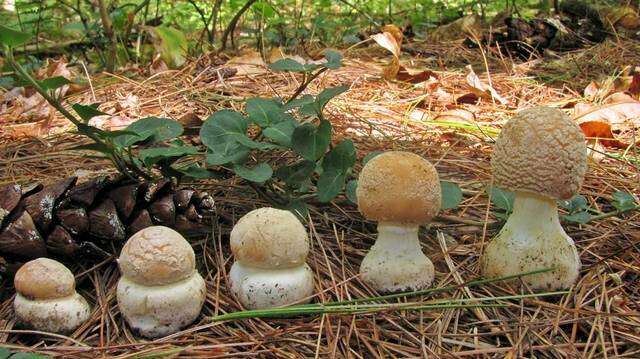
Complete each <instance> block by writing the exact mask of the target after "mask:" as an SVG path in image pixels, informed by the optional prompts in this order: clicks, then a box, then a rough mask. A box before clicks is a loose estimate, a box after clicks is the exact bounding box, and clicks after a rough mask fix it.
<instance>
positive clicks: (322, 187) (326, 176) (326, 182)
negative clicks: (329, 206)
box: [318, 170, 346, 203]
mask: <svg viewBox="0 0 640 359" xmlns="http://www.w3.org/2000/svg"><path fill="white" fill-rule="evenodd" d="M345 179H346V174H345V173H344V172H339V171H336V170H331V171H324V172H322V174H321V175H320V178H319V179H318V200H319V201H320V202H323V203H326V202H329V201H331V200H332V199H334V198H335V197H336V196H337V195H338V194H339V193H340V191H341V190H342V188H344V181H345Z"/></svg>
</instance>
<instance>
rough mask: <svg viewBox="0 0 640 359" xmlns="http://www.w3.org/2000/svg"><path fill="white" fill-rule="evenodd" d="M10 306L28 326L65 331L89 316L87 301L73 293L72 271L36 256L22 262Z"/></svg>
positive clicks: (47, 330)
mask: <svg viewBox="0 0 640 359" xmlns="http://www.w3.org/2000/svg"><path fill="white" fill-rule="evenodd" d="M14 285H15V287H16V298H15V301H14V302H13V308H14V310H15V313H16V317H17V319H18V322H19V323H20V324H22V325H24V326H27V327H29V328H33V329H35V330H41V331H45V332H53V333H68V332H71V331H73V330H75V329H76V328H77V327H78V326H80V324H82V323H84V322H85V321H87V320H88V319H89V315H90V314H91V311H90V308H89V304H88V303H87V301H86V300H85V299H84V298H83V297H82V296H81V295H80V294H78V292H76V281H75V278H74V277H73V274H72V273H71V271H70V270H69V269H67V267H65V266H64V265H63V264H62V263H60V262H57V261H54V260H52V259H48V258H38V259H34V260H32V261H30V262H27V263H25V264H24V265H23V266H22V267H20V269H18V272H17V273H16V276H15V278H14Z"/></svg>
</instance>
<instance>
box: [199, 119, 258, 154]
mask: <svg viewBox="0 0 640 359" xmlns="http://www.w3.org/2000/svg"><path fill="white" fill-rule="evenodd" d="M247 126H248V124H247V120H246V119H245V118H244V116H242V115H241V114H240V113H238V112H236V111H231V110H220V111H218V112H216V113H214V114H213V115H211V116H209V118H208V119H207V120H206V121H205V122H204V124H202V128H200V140H201V141H202V143H203V144H204V145H205V146H207V147H209V148H211V149H212V150H213V148H214V146H217V145H220V144H224V143H227V142H239V140H240V138H246V137H247V135H246V133H247ZM214 152H215V151H214Z"/></svg>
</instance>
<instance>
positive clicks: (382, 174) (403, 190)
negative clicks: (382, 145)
mask: <svg viewBox="0 0 640 359" xmlns="http://www.w3.org/2000/svg"><path fill="white" fill-rule="evenodd" d="M356 196H357V199H358V209H359V210H360V213H362V215H363V216H364V217H365V218H367V219H369V220H373V221H377V222H378V238H377V239H376V243H375V244H374V245H373V247H371V250H370V251H369V253H367V255H366V256H365V257H364V259H363V261H362V264H361V265H360V274H361V276H362V279H363V280H364V281H365V282H366V283H368V284H369V285H371V286H372V287H373V288H375V289H376V290H378V291H381V292H396V291H402V290H417V289H420V288H425V287H428V286H429V285H430V284H431V282H432V281H433V276H434V270H433V263H431V261H430V260H429V258H427V257H426V256H425V255H424V253H422V249H421V248H420V241H419V239H418V228H419V226H420V225H421V224H425V223H428V222H429V221H430V220H431V218H433V216H435V215H436V213H437V212H438V210H439V209H440V201H441V196H442V195H441V192H440V181H439V179H438V172H437V171H436V169H435V167H433V165H432V164H431V163H429V161H427V160H425V159H423V158H422V157H420V156H418V155H416V154H413V153H409V152H402V151H391V152H385V153H383V154H380V155H378V156H376V157H374V158H373V159H371V160H370V161H369V162H367V164H366V165H365V166H364V168H363V169H362V171H361V172H360V176H359V178H358V188H357V191H356Z"/></svg>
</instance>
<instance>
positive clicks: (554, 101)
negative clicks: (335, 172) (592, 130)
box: [0, 40, 640, 358]
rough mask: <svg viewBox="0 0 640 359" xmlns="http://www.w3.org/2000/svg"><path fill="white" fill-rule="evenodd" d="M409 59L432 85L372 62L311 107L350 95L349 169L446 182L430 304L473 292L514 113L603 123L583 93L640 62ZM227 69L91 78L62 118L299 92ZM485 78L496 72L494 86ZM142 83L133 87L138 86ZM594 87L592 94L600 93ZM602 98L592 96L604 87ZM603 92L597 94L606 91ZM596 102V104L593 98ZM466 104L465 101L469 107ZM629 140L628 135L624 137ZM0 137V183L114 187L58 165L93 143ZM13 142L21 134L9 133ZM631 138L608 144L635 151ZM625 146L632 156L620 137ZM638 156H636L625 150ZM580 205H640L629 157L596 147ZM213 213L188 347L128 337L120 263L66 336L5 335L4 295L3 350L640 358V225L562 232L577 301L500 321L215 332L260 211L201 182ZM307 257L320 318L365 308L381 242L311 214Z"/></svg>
mask: <svg viewBox="0 0 640 359" xmlns="http://www.w3.org/2000/svg"><path fill="white" fill-rule="evenodd" d="M413 48H417V49H420V51H419V54H417V55H415V56H413V57H410V58H403V59H402V61H403V62H406V63H408V64H410V66H411V67H414V68H418V67H421V68H428V69H430V70H432V71H434V72H435V74H436V75H437V76H436V77H437V79H436V78H435V77H433V80H429V81H427V82H423V83H419V84H411V83H404V82H399V81H387V80H384V79H383V78H382V76H381V73H382V68H383V67H384V66H385V64H386V63H387V62H388V61H389V58H390V56H389V54H388V53H386V52H385V50H383V49H381V48H379V47H376V46H375V45H372V46H370V47H363V48H355V49H353V50H351V51H349V52H347V53H346V54H345V60H344V63H345V66H344V67H342V68H340V69H338V70H335V71H328V72H326V73H325V74H323V75H322V76H321V77H320V78H319V79H318V80H316V81H315V82H314V83H313V84H312V85H311V86H310V88H309V89H308V91H309V92H312V93H315V92H316V91H317V90H318V89H322V88H325V87H329V86H338V85H347V86H349V87H350V90H349V91H348V92H346V93H345V94H343V95H341V96H339V97H338V98H336V99H335V100H333V101H332V102H331V103H330V105H329V106H328V118H330V120H331V122H332V124H333V125H334V128H335V131H336V140H339V139H341V138H344V137H348V138H351V139H353V141H354V142H355V144H356V146H357V149H358V157H359V158H362V157H363V156H365V155H366V154H367V153H369V152H371V151H376V150H390V149H396V150H406V151H412V152H415V153H417V154H420V155H422V156H424V157H425V158H427V159H429V160H430V161H431V162H432V163H434V165H435V166H436V168H437V169H438V172H439V174H440V177H441V179H443V180H447V181H452V182H455V183H458V184H459V185H460V187H461V188H462V190H463V193H464V199H463V202H462V203H461V205H460V206H459V207H458V208H455V209H452V210H447V211H444V212H442V213H441V214H440V216H439V217H437V218H436V219H435V220H434V222H433V223H432V224H431V226H429V227H428V228H427V229H424V230H423V231H422V232H421V240H422V247H423V251H424V253H425V254H427V256H428V257H430V259H431V260H432V261H433V262H434V264H435V268H436V279H435V282H434V284H433V285H434V287H444V286H449V285H459V284H462V283H465V282H468V281H471V280H473V279H476V278H479V277H481V273H480V268H479V258H480V255H481V253H482V251H483V247H484V246H485V245H486V243H487V242H488V241H489V240H490V239H491V238H492V237H493V236H494V235H495V234H496V233H497V229H498V228H499V226H497V224H499V223H498V221H499V219H498V218H497V217H495V216H494V214H493V210H492V205H491V202H490V200H489V198H488V196H487V193H486V191H485V190H486V187H487V185H489V184H490V183H491V172H490V165H489V158H490V153H491V149H492V143H493V139H494V138H495V136H496V135H497V133H498V132H499V129H500V127H501V125H502V124H503V123H504V122H505V121H506V120H508V119H509V118H510V117H511V116H512V115H513V114H514V113H515V112H517V111H519V110H521V109H524V108H528V107H532V106H536V105H550V106H554V107H560V108H563V109H566V111H567V113H569V114H573V113H574V112H573V111H574V107H575V106H576V104H578V103H588V104H591V105H593V106H596V107H594V109H597V108H599V107H597V106H602V105H603V104H605V103H606V101H605V96H604V95H603V94H600V95H598V94H595V95H594V94H593V93H591V92H589V91H588V94H587V96H585V95H584V94H583V90H584V89H585V88H586V87H587V86H588V85H589V84H590V83H591V82H592V81H595V82H596V83H598V84H602V83H604V82H606V80H607V79H610V78H612V76H614V75H615V74H616V73H617V72H619V71H620V70H622V68H623V67H624V66H627V65H635V64H638V63H640V52H639V51H638V50H639V49H640V45H639V44H638V43H635V42H631V41H613V40H609V41H607V42H605V43H602V44H599V45H596V46H594V47H590V48H586V49H581V50H578V51H575V52H571V53H565V54H561V55H559V56H558V57H552V58H545V59H544V60H539V61H538V60H535V61H530V62H512V61H511V60H509V59H505V58H504V57H501V56H500V54H498V53H494V52H484V51H480V49H467V48H464V47H462V46H461V45H459V44H454V45H451V44H445V45H426V44H420V43H417V44H413ZM468 64H472V65H473V68H474V70H475V72H476V73H477V74H479V77H480V79H481V81H482V82H483V83H485V84H491V85H492V86H493V88H494V89H495V91H497V93H498V94H500V95H501V97H502V98H504V100H505V101H504V103H500V101H497V100H496V98H493V99H492V98H491V97H489V98H486V97H485V98H482V97H481V98H479V99H476V98H473V101H464V102H472V103H463V104H460V103H458V104H456V102H455V100H453V99H457V98H459V97H460V96H463V95H464V96H466V97H469V96H468V94H469V93H470V92H473V91H472V90H471V89H470V86H469V82H468V75H469V70H468V69H467V68H466V67H465V66H466V65H468ZM225 66H228V65H225V63H224V61H221V60H220V58H219V57H215V58H213V57H206V56H203V57H202V58H200V59H198V60H194V61H193V62H191V63H190V64H189V65H187V66H185V67H184V68H182V69H181V70H177V71H167V72H162V73H158V74H156V75H153V76H150V77H149V76H148V75H145V74H144V72H145V71H146V70H135V69H133V70H130V71H128V72H123V73H119V74H101V75H99V76H95V77H92V79H91V87H90V88H87V89H85V90H83V91H81V92H79V93H75V94H73V95H70V97H69V98H68V101H69V102H70V103H75V102H84V103H93V102H101V103H103V107H101V109H107V110H110V111H109V112H110V113H113V114H118V115H120V116H122V117H124V118H128V117H134V118H137V117H142V116H148V115H161V116H165V117H171V118H175V119H182V120H183V121H185V122H188V123H189V124H193V123H194V121H195V123H196V124H197V121H198V119H204V118H206V117H207V116H208V115H209V114H211V113H212V112H213V111H215V110H218V109H221V108H233V109H236V110H240V109H242V104H243V101H242V100H243V99H244V98H246V97H250V96H256V95H259V96H267V97H269V96H277V95H283V94H290V93H292V92H293V91H294V90H295V88H296V87H297V86H298V82H297V80H296V78H295V77H294V76H292V75H283V74H279V73H272V72H269V71H267V70H266V69H253V70H249V71H246V72H245V73H244V74H243V73H240V72H239V73H237V74H236V75H234V76H231V77H228V78H224V77H223V76H221V75H220V74H221V73H222V72H221V71H217V70H219V69H222V68H225ZM487 70H488V71H487ZM136 71H138V73H137V74H136V73H135V72H136ZM592 87H593V86H592ZM596 87H597V86H596ZM601 87H602V86H601ZM598 96H600V97H598ZM471 97H472V96H471ZM620 123H621V124H625V125H626V126H628V123H629V122H628V121H627V122H624V121H621V122H620ZM2 126H3V131H4V134H3V135H2V137H0V148H1V150H0V183H8V182H19V183H24V182H31V181H39V182H49V181H53V180H54V179H61V178H64V177H66V176H71V175H79V176H81V177H92V176H95V175H97V174H102V173H110V172H112V169H111V168H110V167H109V165H108V164H107V163H106V162H105V161H103V160H99V159H93V158H88V157H86V156H84V154H83V153H81V152H78V151H69V150H68V149H69V148H71V147H73V146H76V145H78V144H79V143H82V142H83V141H85V140H84V139H82V138H80V137H78V136H76V135H73V134H70V133H67V132H63V131H61V130H60V129H68V128H69V127H68V126H67V124H66V123H65V122H64V120H63V119H62V118H61V117H60V118H58V117H56V119H55V120H54V131H53V132H57V133H54V134H51V135H49V136H22V135H19V134H20V131H21V130H19V129H25V128H29V126H35V124H33V123H29V122H28V121H20V122H19V123H4V124H3V125H2ZM12 128H13V129H18V130H16V131H13V130H12ZM638 128H640V125H638V124H637V123H636V127H627V128H626V130H622V131H616V135H617V134H624V136H628V134H629V133H635V132H634V131H637V129H638ZM621 141H627V142H626V143H633V142H635V141H633V140H629V137H627V138H623V139H621ZM629 141H632V142H629ZM596 149H597V151H598V152H593V153H592V156H591V158H590V160H589V161H590V162H589V171H588V173H587V177H586V181H585V184H584V186H583V188H582V190H581V192H580V193H581V194H582V195H583V196H585V197H586V199H587V202H588V204H589V205H590V206H591V207H592V208H595V209H598V210H604V209H605V208H606V206H607V203H608V202H609V200H610V199H611V196H612V194H613V193H614V192H615V191H624V192H628V193H631V194H635V195H636V196H637V195H638V194H639V193H640V171H639V166H640V152H639V151H638V148H637V147H636V146H632V145H629V146H627V147H624V146H618V147H610V146H606V147H601V146H598V147H596ZM194 186H196V187H197V188H203V189H206V190H207V191H208V192H209V193H211V194H212V195H213V196H214V198H215V200H216V215H217V217H216V218H217V219H218V220H214V221H213V222H214V223H213V234H212V235H210V236H207V237H206V238H201V239H200V240H199V241H196V242H194V248H195V249H196V253H197V258H199V271H200V273H202V274H203V276H204V277H205V280H206V283H207V298H206V303H205V306H204V310H203V312H202V315H201V317H200V318H199V320H198V321H197V322H196V323H194V324H193V325H191V326H189V327H188V328H186V329H185V330H183V331H181V332H178V333H176V334H173V335H170V336H168V337H165V338H161V339H158V340H154V341H147V340H141V339H139V338H137V337H135V336H134V335H133V334H132V333H131V332H130V331H129V329H128V328H127V326H126V325H125V323H124V321H123V318H122V316H121V315H120V313H119V311H118V308H117V303H116V296H115V287H116V282H117V280H118V278H119V272H118V269H117V266H116V263H115V261H114V260H113V259H110V260H107V261H104V262H102V263H99V264H97V265H95V266H93V267H90V268H89V267H82V268H81V267H79V265H76V266H75V267H74V268H72V270H73V272H74V273H77V277H76V278H77V281H78V290H79V292H80V293H81V294H82V295H83V296H85V297H86V298H87V299H88V300H89V302H90V303H91V304H92V305H93V312H92V316H91V320H90V321H89V322H87V323H85V324H84V325H82V326H81V327H80V328H79V329H77V330H76V331H75V332H74V333H72V334H70V335H68V336H61V335H50V334H42V333H36V332H33V331H26V330H20V329H17V328H16V327H15V320H14V315H13V312H12V299H13V292H12V288H11V286H7V288H5V289H6V291H7V292H6V293H4V294H3V298H4V301H3V302H2V303H1V304H0V343H6V344H7V345H8V346H9V347H10V348H16V349H22V350H25V349H26V350H29V351H34V352H38V353H43V354H49V355H54V356H60V357H71V356H73V357H95V356H101V355H104V356H109V357H120V358H125V357H131V356H171V357H173V356H185V357H207V358H212V357H224V356H227V357H241V356H256V355H257V356H260V357H305V358H307V357H345V358H351V357H353V358H359V357H362V358H365V357H366V358H369V357H384V358H389V357H416V356H418V357H419V356H424V357H468V356H473V357H505V358H507V357H508V358H515V357H545V358H546V357H549V358H564V357H593V358H603V357H629V358H631V357H639V356H640V305H639V304H638V303H640V284H639V280H640V242H639V239H640V212H638V211H635V212H630V213H627V214H624V215H619V216H611V217H608V218H603V219H601V220H597V221H592V222H589V223H587V224H565V225H564V227H565V228H566V230H567V233H568V234H569V236H571V237H572V238H573V239H574V240H575V242H576V245H577V247H578V251H579V254H580V258H581V260H582V265H583V266H582V270H581V272H580V280H579V282H578V283H577V284H576V285H575V286H574V287H573V288H571V291H570V293H569V294H566V295H561V296H554V297H532V298H527V299H522V300H518V301H505V302H504V304H506V306H505V307H499V308H478V309H455V308H451V309H443V310H437V311H389V312H385V313H376V314H365V315H360V314H359V315H323V316H300V317H295V318H286V319H285V318H283V319H264V320H261V319H250V320H241V321H227V322H211V321H210V320H209V318H210V317H212V316H214V315H216V314H220V313H228V312H233V311H238V310H241V309H242V308H241V307H240V305H239V304H238V302H237V300H236V299H235V298H234V297H233V296H231V295H230V293H229V290H228V287H229V284H228V283H229V282H228V270H229V268H230V265H231V263H232V259H231V254H230V251H229V246H228V233H229V231H230V229H231V227H232V226H233V224H234V223H235V222H236V221H237V219H238V218H240V217H241V216H242V215H243V214H245V213H246V212H248V211H249V210H251V209H254V208H256V207H260V206H264V205H267V203H263V202H262V201H261V200H260V199H259V198H257V197H256V196H255V194H254V193H253V192H252V191H251V190H250V189H249V188H248V187H246V186H244V185H243V184H242V182H241V181H238V180H228V181H222V182H221V181H199V182H197V183H195V184H194ZM308 227H309V229H310V235H311V245H312V251H311V253H310V256H309V259H308V263H309V265H310V266H311V268H312V269H313V270H314V272H315V274H316V283H315V285H316V290H315V292H316V293H317V295H316V297H315V298H314V301H315V302H326V301H332V300H347V299H352V298H358V297H366V296H371V295H375V294H376V293H375V292H374V291H373V290H372V289H370V288H369V287H368V286H367V285H366V284H364V283H363V282H362V280H361V279H360V278H359V277H358V268H359V264H360V262H361V261H362V258H363V256H364V255H365V254H366V252H367V250H368V248H370V246H371V245H372V244H373V243H374V240H375V227H374V225H373V223H370V222H367V221H364V220H363V219H362V217H361V216H360V214H359V213H358V211H357V208H356V207H355V206H354V205H352V204H350V203H349V202H348V201H346V200H345V199H341V198H339V199H338V200H336V201H334V202H333V203H331V204H329V205H320V204H312V208H311V214H310V221H309V223H308ZM526 292H528V290H527V289H526V288H524V289H523V288H521V286H520V285H518V284H517V283H493V284H488V285H484V286H479V287H460V288H459V289H456V290H453V291H450V292H447V293H440V294H437V295H434V296H431V297H426V296H425V297H423V298H416V299H417V300H429V299H433V298H484V297H496V296H508V295H517V294H521V293H526Z"/></svg>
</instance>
